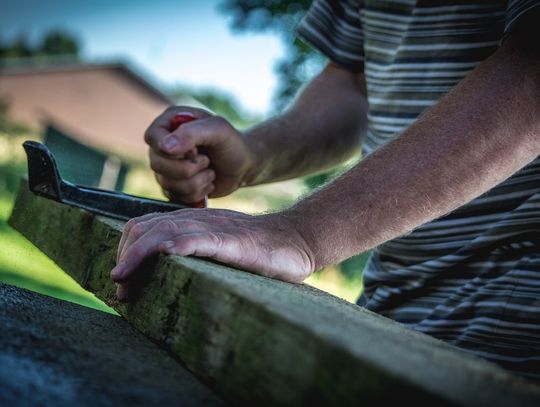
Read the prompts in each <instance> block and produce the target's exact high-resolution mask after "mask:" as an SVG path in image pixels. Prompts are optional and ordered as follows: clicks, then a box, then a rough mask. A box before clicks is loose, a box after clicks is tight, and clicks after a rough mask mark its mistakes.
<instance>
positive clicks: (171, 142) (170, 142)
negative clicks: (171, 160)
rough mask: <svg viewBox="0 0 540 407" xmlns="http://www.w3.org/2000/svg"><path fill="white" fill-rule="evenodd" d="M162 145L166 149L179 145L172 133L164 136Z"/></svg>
mask: <svg viewBox="0 0 540 407" xmlns="http://www.w3.org/2000/svg"><path fill="white" fill-rule="evenodd" d="M162 145H163V147H165V148H166V149H167V150H172V149H173V148H175V147H177V146H178V145H180V141H179V140H178V139H177V138H176V137H175V136H173V135H172V134H171V135H168V136H167V137H165V139H164V140H163V144H162Z"/></svg>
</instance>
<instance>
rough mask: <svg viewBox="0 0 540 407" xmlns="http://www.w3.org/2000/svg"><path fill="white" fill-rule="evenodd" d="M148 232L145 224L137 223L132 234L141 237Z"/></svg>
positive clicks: (132, 229)
mask: <svg viewBox="0 0 540 407" xmlns="http://www.w3.org/2000/svg"><path fill="white" fill-rule="evenodd" d="M145 231H146V227H145V226H144V224H143V223H136V224H135V225H133V226H132V228H131V230H130V232H131V234H132V235H135V236H141V235H142V234H144V232H145Z"/></svg>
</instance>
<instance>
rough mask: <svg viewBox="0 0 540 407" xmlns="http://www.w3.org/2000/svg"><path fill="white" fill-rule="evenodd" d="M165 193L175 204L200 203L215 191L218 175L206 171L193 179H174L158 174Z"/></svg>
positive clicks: (208, 170)
mask: <svg viewBox="0 0 540 407" xmlns="http://www.w3.org/2000/svg"><path fill="white" fill-rule="evenodd" d="M156 178H157V180H158V182H159V184H160V185H161V187H162V189H163V192H164V193H165V195H167V197H168V198H169V199H170V200H171V201H173V202H184V203H194V202H198V201H200V200H201V199H204V197H205V196H206V195H208V194H210V193H211V192H212V191H213V190H214V184H213V182H214V180H215V179H216V173H215V171H214V170H212V169H204V170H202V171H200V172H198V173H197V174H195V175H194V176H192V177H191V178H187V179H173V178H168V177H164V176H161V175H160V174H156Z"/></svg>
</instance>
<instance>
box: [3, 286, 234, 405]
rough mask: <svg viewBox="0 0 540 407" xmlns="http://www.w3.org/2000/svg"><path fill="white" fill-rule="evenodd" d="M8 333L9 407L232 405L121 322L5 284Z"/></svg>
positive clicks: (6, 391) (5, 331)
mask: <svg viewBox="0 0 540 407" xmlns="http://www.w3.org/2000/svg"><path fill="white" fill-rule="evenodd" d="M0 326H1V327H2V328H1V329H0V405H2V406H10V407H17V406H21V407H22V406H80V407H94V406H126V405H129V406H132V407H135V406H141V407H147V406H156V407H157V406H179V405H182V406H200V405H205V406H223V405H225V404H224V403H223V402H222V401H220V400H219V399H218V398H217V397H216V396H215V394H213V392H212V391H211V390H210V389H208V388H207V387H206V386H204V385H203V384H201V383H200V382H199V381H198V380H197V379H196V378H195V377H194V376H193V375H192V374H191V373H190V372H189V371H187V369H185V368H183V367H182V366H181V365H180V364H179V363H177V362H176V361H175V360H174V359H173V358H172V357H171V356H170V355H169V354H168V353H167V352H165V351H164V350H163V349H160V348H158V347H157V346H155V345H154V344H153V343H152V342H151V341H150V340H148V339H147V338H145V337H144V336H143V335H142V334H141V333H140V332H137V330H135V329H134V328H133V327H131V326H130V325H129V324H128V323H127V322H126V321H124V320H123V319H122V318H120V317H118V316H115V315H111V314H107V313H104V312H99V311H96V310H93V309H90V308H85V307H82V306H80V305H77V304H73V303H70V302H66V301H62V300H57V299H55V298H51V297H47V296H45V295H41V294H38V293H34V292H30V291H27V290H24V289H22V288H16V287H13V286H8V285H4V284H0ZM164 372H166V374H164Z"/></svg>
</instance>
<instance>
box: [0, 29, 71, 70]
mask: <svg viewBox="0 0 540 407" xmlns="http://www.w3.org/2000/svg"><path fill="white" fill-rule="evenodd" d="M80 49H81V47H80V43H79V40H78V39H77V38H76V37H75V36H73V35H72V34H70V33H68V32H65V31H61V30H53V31H50V32H48V33H47V34H45V36H44V37H43V38H42V39H41V40H40V41H39V42H38V43H37V44H36V45H34V46H32V45H31V44H30V42H29V41H28V39H27V38H26V36H24V35H20V36H18V37H17V38H16V39H15V40H14V41H12V42H4V41H1V42H0V63H2V64H6V63H9V62H10V61H11V62H13V60H15V59H18V58H30V57H37V59H36V62H40V61H49V60H50V58H51V57H55V58H57V57H67V58H70V59H76V60H78V59H79V57H80Z"/></svg>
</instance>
